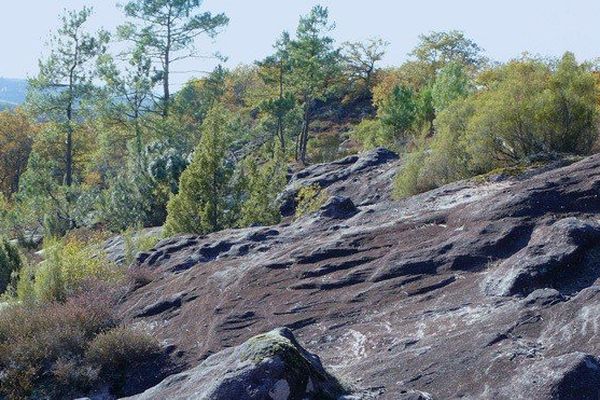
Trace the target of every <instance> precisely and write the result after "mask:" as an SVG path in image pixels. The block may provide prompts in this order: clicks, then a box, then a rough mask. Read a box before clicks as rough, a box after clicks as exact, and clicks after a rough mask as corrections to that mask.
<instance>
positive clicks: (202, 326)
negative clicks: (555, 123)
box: [120, 149, 600, 400]
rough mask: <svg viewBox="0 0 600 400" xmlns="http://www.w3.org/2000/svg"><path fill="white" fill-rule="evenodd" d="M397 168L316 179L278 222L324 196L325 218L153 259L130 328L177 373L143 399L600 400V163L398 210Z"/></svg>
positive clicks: (436, 195) (164, 251) (353, 160)
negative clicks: (136, 326) (310, 195)
mask: <svg viewBox="0 0 600 400" xmlns="http://www.w3.org/2000/svg"><path fill="white" fill-rule="evenodd" d="M399 164H400V161H398V158H397V157H396V156H395V155H394V154H393V153H390V152H388V151H386V150H382V149H379V150H376V151H374V152H371V153H368V154H365V155H363V156H360V157H357V156H352V157H348V158H346V159H343V160H340V161H338V162H335V163H331V164H324V165H318V166H313V167H310V168H309V169H307V170H304V171H301V172H299V173H297V174H296V175H295V176H294V177H293V179H292V181H291V183H290V186H289V187H288V189H287V190H286V192H285V193H284V195H283V200H284V206H283V208H282V211H283V212H284V214H286V215H291V214H292V213H293V210H294V207H295V204H294V193H295V192H296V191H297V190H298V187H299V186H300V185H304V184H308V183H319V184H320V185H321V186H323V187H327V188H328V192H329V194H330V195H331V198H330V199H329V200H328V201H327V203H326V204H325V205H324V206H323V207H322V208H321V209H320V210H319V211H318V212H317V213H315V214H313V215H310V216H306V217H303V218H301V219H299V220H296V221H293V222H289V223H284V224H281V225H278V226H273V227H255V228H248V229H242V230H228V231H223V232H219V233H216V234H212V235H208V236H205V237H196V236H182V237H175V238H171V239H168V240H164V241H162V242H161V243H160V244H159V245H157V247H156V248H155V249H154V250H153V251H151V252H149V253H144V254H141V255H140V256H139V257H138V261H139V263H140V267H141V268H144V269H148V270H151V271H153V273H152V275H153V276H154V279H153V280H152V281H151V282H150V283H149V284H147V285H146V286H143V287H141V288H139V289H138V290H136V291H134V292H133V293H131V294H130V295H128V297H127V298H126V299H125V301H124V302H123V303H122V306H121V310H120V312H121V313H122V314H123V315H124V316H125V318H126V320H128V321H130V322H131V323H145V324H148V325H149V326H150V327H151V329H152V331H153V333H154V335H156V337H158V338H160V339H161V340H162V341H163V342H164V344H165V347H166V349H167V350H168V352H169V354H170V357H171V360H172V365H171V366H170V367H169V368H170V370H169V372H179V374H176V375H172V376H170V377H168V378H167V379H166V380H164V381H163V382H162V383H160V384H159V385H158V386H156V387H153V388H151V389H149V390H148V391H146V392H145V393H143V394H140V395H138V396H137V397H134V398H136V399H163V398H169V399H187V398H198V399H215V400H216V399H218V400H226V399H273V400H283V399H323V398H326V399H335V398H342V399H361V398H362V399H368V398H377V399H390V400H391V399H394V400H397V399H454V398H461V399H598V398H600V392H599V389H598V388H599V387H600V358H598V354H599V352H598V351H599V349H600V336H599V335H598V334H599V333H600V331H599V330H600V286H596V283H597V279H598V278H599V277H600V264H599V263H598V258H599V257H600V223H599V222H598V216H599V213H600V197H599V194H600V156H593V157H590V158H587V159H584V160H582V161H579V162H576V163H573V164H571V165H566V164H567V163H565V162H562V163H561V162H558V163H555V164H553V165H551V166H547V167H545V168H541V169H538V170H535V171H530V172H527V173H525V174H523V175H521V176H518V177H512V176H502V175H496V176H488V177H486V178H485V179H474V180H471V181H467V182H459V183H456V184H452V185H449V186H445V187H442V188H440V189H438V190H435V191H432V192H428V193H425V194H422V195H418V196H415V197H412V198H408V199H405V200H401V201H393V200H392V199H391V196H390V191H391V184H392V178H393V175H394V172H395V170H396V169H397V168H398V166H399ZM284 327H285V329H281V328H284ZM274 329H279V330H274ZM300 343H301V344H302V345H300ZM302 346H304V347H302ZM305 349H306V350H305ZM315 354H317V355H318V357H317V356H316V355H315Z"/></svg>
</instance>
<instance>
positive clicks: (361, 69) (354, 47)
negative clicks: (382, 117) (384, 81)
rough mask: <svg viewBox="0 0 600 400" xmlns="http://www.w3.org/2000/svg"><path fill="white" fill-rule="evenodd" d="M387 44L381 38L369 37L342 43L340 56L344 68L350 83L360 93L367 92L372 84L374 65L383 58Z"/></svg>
mask: <svg viewBox="0 0 600 400" xmlns="http://www.w3.org/2000/svg"><path fill="white" fill-rule="evenodd" d="M388 45H389V43H388V42H386V41H384V40H382V39H369V40H367V41H366V42H346V43H344V47H343V52H342V57H343V60H344V68H345V69H346V73H347V74H348V76H349V78H350V83H351V85H354V86H357V88H356V89H355V90H356V91H357V92H359V93H360V94H363V95H364V94H365V93H369V92H370V90H371V88H372V85H373V77H374V75H375V71H376V65H377V63H378V62H380V61H381V60H382V59H383V56H384V55H385V50H386V48H387V46H388Z"/></svg>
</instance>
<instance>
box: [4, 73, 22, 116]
mask: <svg viewBox="0 0 600 400" xmlns="http://www.w3.org/2000/svg"><path fill="white" fill-rule="evenodd" d="M26 94H27V81H26V80H24V79H8V78H1V77H0V109H5V108H13V107H16V106H18V105H20V104H21V103H23V102H24V101H25V95H26Z"/></svg>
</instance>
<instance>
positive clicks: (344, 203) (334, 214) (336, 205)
mask: <svg viewBox="0 0 600 400" xmlns="http://www.w3.org/2000/svg"><path fill="white" fill-rule="evenodd" d="M357 212H358V209H357V208H356V206H355V205H354V203H353V202H352V200H350V199H349V198H348V197H343V196H332V197H330V198H329V200H327V202H325V204H323V206H321V209H320V210H319V215H321V216H323V217H326V218H335V219H344V218H350V217H351V216H353V215H355V214H356V213H357Z"/></svg>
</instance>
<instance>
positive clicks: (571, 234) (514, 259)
mask: <svg viewBox="0 0 600 400" xmlns="http://www.w3.org/2000/svg"><path fill="white" fill-rule="evenodd" d="M599 240H600V224H598V223H597V222H595V221H589V220H581V219H577V218H573V217H569V218H564V219H561V220H559V221H558V222H555V223H552V224H550V225H542V226H540V227H538V228H537V229H536V230H535V232H534V233H533V235H532V237H531V240H530V241H529V243H528V244H527V246H526V247H525V248H523V249H522V250H521V251H519V252H517V253H515V254H514V255H513V256H511V257H509V258H508V259H507V260H505V261H504V262H503V263H502V264H501V265H500V267H499V268H498V270H497V271H496V273H495V274H492V275H491V277H490V279H489V280H488V285H487V292H488V293H489V294H494V295H499V296H511V295H527V294H529V293H531V292H533V291H534V290H535V289H537V288H541V287H545V286H551V285H552V284H553V283H556V284H560V282H559V281H560V278H561V277H562V275H564V274H575V273H576V272H578V271H577V269H581V268H582V263H581V262H579V261H581V260H580V259H579V258H580V256H581V255H582V254H583V253H585V252H586V251H587V250H589V247H590V246H593V245H598V242H599Z"/></svg>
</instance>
